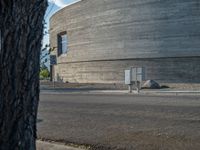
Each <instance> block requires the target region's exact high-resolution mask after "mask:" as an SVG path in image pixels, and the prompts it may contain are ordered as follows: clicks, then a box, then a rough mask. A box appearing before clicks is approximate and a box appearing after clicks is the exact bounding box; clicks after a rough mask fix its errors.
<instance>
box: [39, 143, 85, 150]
mask: <svg viewBox="0 0 200 150" xmlns="http://www.w3.org/2000/svg"><path fill="white" fill-rule="evenodd" d="M37 150H87V149H82V148H74V147H70V146H66V145H62V144H60V143H53V142H52V143H50V142H44V141H37Z"/></svg>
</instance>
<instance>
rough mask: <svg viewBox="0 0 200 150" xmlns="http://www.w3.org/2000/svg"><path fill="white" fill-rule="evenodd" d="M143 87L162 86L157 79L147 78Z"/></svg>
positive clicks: (155, 87) (153, 87)
mask: <svg viewBox="0 0 200 150" xmlns="http://www.w3.org/2000/svg"><path fill="white" fill-rule="evenodd" d="M142 88H144V89H160V88H161V87H160V85H159V84H158V83H157V82H156V81H154V80H147V81H146V82H145V83H144V84H143V86H142Z"/></svg>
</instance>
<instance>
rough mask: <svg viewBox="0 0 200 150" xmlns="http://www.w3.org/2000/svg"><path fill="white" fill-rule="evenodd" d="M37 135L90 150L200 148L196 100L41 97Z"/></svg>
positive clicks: (198, 103)
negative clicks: (88, 147) (87, 147)
mask: <svg viewBox="0 0 200 150" xmlns="http://www.w3.org/2000/svg"><path fill="white" fill-rule="evenodd" d="M40 99H41V100H40V106H39V114H38V137H39V138H42V139H48V140H55V141H60V142H65V143H74V144H83V145H90V146H91V147H92V148H93V149H99V150H103V149H105V150H107V149H114V150H116V149H127V150H134V149H136V150H161V149H163V150H199V149H200V97H197V96H184V97H183V96H134V95H106V94H105V95H103V94H99V95H98V94H51V93H46V94H42V93H41V98H40Z"/></svg>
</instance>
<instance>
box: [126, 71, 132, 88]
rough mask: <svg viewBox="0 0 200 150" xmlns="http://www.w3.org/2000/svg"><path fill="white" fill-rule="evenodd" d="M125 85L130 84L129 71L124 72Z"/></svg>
mask: <svg viewBox="0 0 200 150" xmlns="http://www.w3.org/2000/svg"><path fill="white" fill-rule="evenodd" d="M125 84H127V85H130V84H131V70H125Z"/></svg>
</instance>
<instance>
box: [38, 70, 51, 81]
mask: <svg viewBox="0 0 200 150" xmlns="http://www.w3.org/2000/svg"><path fill="white" fill-rule="evenodd" d="M49 77H50V72H49V70H48V69H41V70H40V79H47V78H49Z"/></svg>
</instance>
